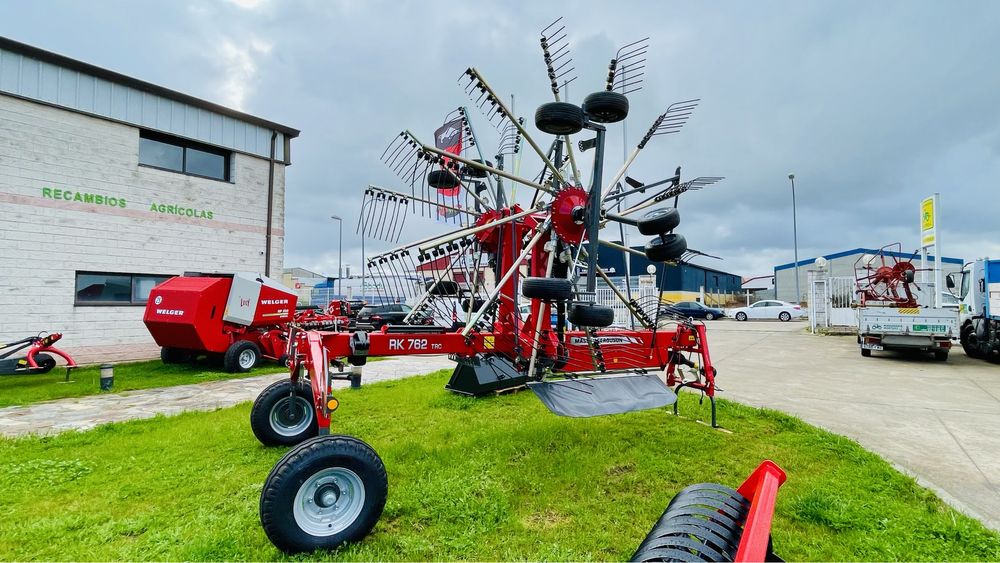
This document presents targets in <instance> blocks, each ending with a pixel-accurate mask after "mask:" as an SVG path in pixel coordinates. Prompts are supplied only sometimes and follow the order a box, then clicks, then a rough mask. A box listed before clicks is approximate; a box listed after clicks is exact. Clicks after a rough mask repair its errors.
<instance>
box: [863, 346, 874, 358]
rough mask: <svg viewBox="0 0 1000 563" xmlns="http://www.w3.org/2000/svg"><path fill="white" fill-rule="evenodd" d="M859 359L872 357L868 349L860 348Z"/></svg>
mask: <svg viewBox="0 0 1000 563" xmlns="http://www.w3.org/2000/svg"><path fill="white" fill-rule="evenodd" d="M861 357H862V358H870V357H872V351H871V350H869V349H868V348H862V349H861Z"/></svg>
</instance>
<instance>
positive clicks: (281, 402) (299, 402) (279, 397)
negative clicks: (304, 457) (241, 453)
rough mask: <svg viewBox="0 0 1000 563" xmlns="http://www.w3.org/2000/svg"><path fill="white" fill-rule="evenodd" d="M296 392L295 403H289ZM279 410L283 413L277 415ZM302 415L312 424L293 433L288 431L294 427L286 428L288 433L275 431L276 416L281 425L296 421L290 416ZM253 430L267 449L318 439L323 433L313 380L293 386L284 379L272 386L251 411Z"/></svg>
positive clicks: (255, 400) (302, 381)
mask: <svg viewBox="0 0 1000 563" xmlns="http://www.w3.org/2000/svg"><path fill="white" fill-rule="evenodd" d="M292 390H294V391H295V398H296V402H295V403H291V402H290V401H289V397H290V396H291V393H292ZM275 409H280V412H278V413H274V410H275ZM299 409H302V410H299ZM300 413H301V414H303V418H302V420H305V419H306V418H309V419H310V420H311V422H310V423H309V424H308V425H305V426H304V427H303V428H302V429H301V430H300V431H297V432H295V433H291V432H289V431H288V428H289V426H291V425H288V426H285V429H284V431H279V430H278V429H276V428H275V426H274V423H275V421H274V420H273V416H278V417H279V420H278V421H277V422H278V423H279V424H280V423H281V422H284V421H288V420H289V419H291V418H292V417H290V416H288V415H289V414H292V415H295V414H300ZM305 413H308V414H305ZM292 420H294V419H292ZM250 429H251V430H253V435H254V436H256V437H257V440H259V441H260V443H261V444H264V445H265V446H294V445H295V444H301V443H302V442H304V441H306V440H308V439H309V438H312V437H314V436H316V435H317V434H318V433H319V423H318V422H317V420H316V411H315V409H314V408H313V394H312V387H311V386H310V385H309V380H306V379H300V380H299V381H298V382H297V383H295V384H294V385H293V384H292V380H291V379H282V380H281V381H276V382H274V383H272V384H271V385H268V386H267V388H265V389H264V390H263V391H261V392H260V395H257V398H256V399H254V401H253V407H252V408H251V409H250Z"/></svg>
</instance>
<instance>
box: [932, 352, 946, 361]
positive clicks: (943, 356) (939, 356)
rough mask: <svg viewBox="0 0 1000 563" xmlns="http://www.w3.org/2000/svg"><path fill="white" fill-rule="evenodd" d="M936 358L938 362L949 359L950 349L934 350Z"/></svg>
mask: <svg viewBox="0 0 1000 563" xmlns="http://www.w3.org/2000/svg"><path fill="white" fill-rule="evenodd" d="M934 359H935V360H936V361H938V362H946V361H948V350H934Z"/></svg>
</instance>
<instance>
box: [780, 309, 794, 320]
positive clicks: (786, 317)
mask: <svg viewBox="0 0 1000 563" xmlns="http://www.w3.org/2000/svg"><path fill="white" fill-rule="evenodd" d="M778 320H779V321H781V322H783V323H787V322H788V321H790V320H792V315H791V313H789V312H788V311H782V312H780V313H778Z"/></svg>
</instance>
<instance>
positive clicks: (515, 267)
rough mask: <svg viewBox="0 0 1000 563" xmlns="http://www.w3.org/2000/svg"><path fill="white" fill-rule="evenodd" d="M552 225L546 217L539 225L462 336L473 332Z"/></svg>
mask: <svg viewBox="0 0 1000 563" xmlns="http://www.w3.org/2000/svg"><path fill="white" fill-rule="evenodd" d="M550 227H551V222H550V220H549V219H546V220H545V223H543V224H542V225H541V226H540V227H539V229H538V231H537V232H536V233H535V236H533V237H531V240H530V241H528V244H527V245H526V246H525V247H524V250H522V251H521V254H520V255H518V257H517V259H516V260H514V263H513V264H511V265H510V268H508V270H507V272H506V273H505V274H504V275H503V277H502V278H500V281H498V282H497V283H496V285H495V287H494V288H493V291H491V292H490V295H489V297H488V298H487V299H486V303H485V304H483V306H482V307H480V309H479V310H478V311H476V314H475V316H474V317H473V319H472V324H469V325H467V326H466V327H465V328H464V329H463V330H462V336H469V333H470V332H472V329H473V327H475V326H476V324H477V323H478V322H479V319H480V318H482V316H483V315H484V314H485V313H486V311H487V310H488V309H489V308H490V306H492V305H493V303H494V302H496V300H497V298H498V297H499V296H500V292H501V291H503V286H505V285H507V282H508V281H510V278H511V277H513V276H514V274H516V273H517V271H518V270H519V269H520V268H521V263H522V262H524V259H525V258H527V257H528V254H530V253H531V251H532V249H534V248H535V246H536V245H537V244H538V241H540V240H541V239H542V235H544V234H545V233H546V232H548V230H549V228H550Z"/></svg>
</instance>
